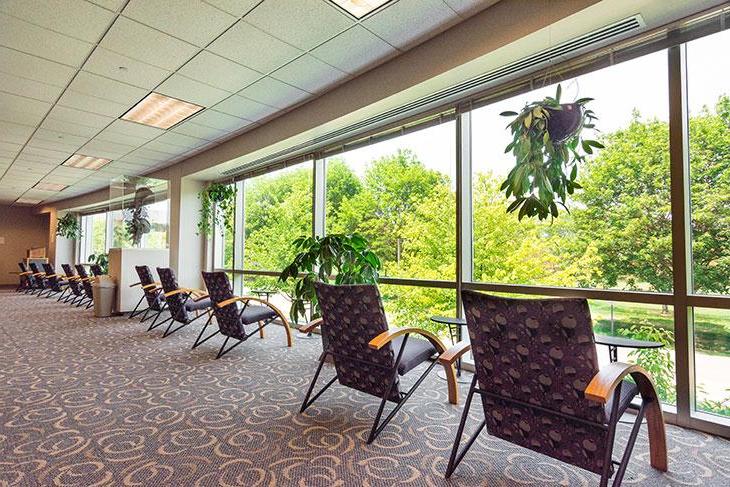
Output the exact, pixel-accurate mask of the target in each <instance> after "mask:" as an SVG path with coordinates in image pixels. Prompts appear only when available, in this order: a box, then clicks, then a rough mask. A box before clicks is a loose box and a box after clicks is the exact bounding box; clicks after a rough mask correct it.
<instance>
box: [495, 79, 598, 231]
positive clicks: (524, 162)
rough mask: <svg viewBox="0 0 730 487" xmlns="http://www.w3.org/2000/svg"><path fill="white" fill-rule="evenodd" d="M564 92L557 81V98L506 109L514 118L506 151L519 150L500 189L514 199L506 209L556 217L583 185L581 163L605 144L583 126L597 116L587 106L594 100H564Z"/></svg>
mask: <svg viewBox="0 0 730 487" xmlns="http://www.w3.org/2000/svg"><path fill="white" fill-rule="evenodd" d="M560 94H561V87H560V85H558V88H557V91H556V93H555V97H551V96H548V97H545V99H543V100H540V101H536V102H532V103H528V104H527V105H525V108H523V109H522V111H521V112H519V113H517V112H503V113H502V115H503V116H506V117H513V120H512V121H511V122H510V123H509V125H508V128H509V129H510V131H511V132H512V142H510V143H509V144H508V145H507V147H506V148H505V150H504V151H505V152H512V153H513V154H514V156H515V166H514V167H513V168H512V170H511V171H510V173H509V175H508V176H507V179H505V181H504V182H503V183H502V186H501V188H500V189H501V190H502V191H504V192H505V195H506V196H507V198H512V199H513V201H512V203H511V204H510V205H509V206H508V207H507V212H508V213H511V212H514V211H518V218H519V219H520V220H522V218H524V217H528V218H532V217H535V216H536V217H538V219H540V220H545V219H546V218H548V217H550V218H556V217H557V216H558V214H559V212H558V206H562V207H563V208H564V209H565V210H566V211H568V207H567V206H566V203H567V199H568V197H569V195H571V194H573V192H574V191H575V190H576V189H580V187H581V186H580V184H578V182H577V181H576V178H577V176H578V165H579V163H581V162H583V161H584V160H585V158H586V155H588V154H592V153H593V149H594V148H598V149H600V148H603V145H602V144H601V143H600V142H597V141H595V140H591V139H586V138H584V136H583V129H593V128H595V126H594V124H593V122H594V120H596V119H597V117H596V116H595V114H594V113H593V111H592V110H589V109H587V108H586V104H587V103H588V102H590V101H591V100H593V99H592V98H581V99H579V100H576V101H575V102H573V103H563V104H561V103H560Z"/></svg>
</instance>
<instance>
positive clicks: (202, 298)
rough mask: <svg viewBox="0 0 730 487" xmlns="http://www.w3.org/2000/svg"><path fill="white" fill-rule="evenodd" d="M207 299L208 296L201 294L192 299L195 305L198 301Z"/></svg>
mask: <svg viewBox="0 0 730 487" xmlns="http://www.w3.org/2000/svg"><path fill="white" fill-rule="evenodd" d="M209 297H210V296H208V295H207V294H201V295H199V296H198V297H195V298H193V301H195V302H196V303H197V302H198V301H202V300H204V299H206V298H209Z"/></svg>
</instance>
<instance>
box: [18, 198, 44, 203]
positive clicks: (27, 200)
mask: <svg viewBox="0 0 730 487" xmlns="http://www.w3.org/2000/svg"><path fill="white" fill-rule="evenodd" d="M41 201H43V200H38V199H35V198H18V199H17V200H15V202H16V203H18V204H19V205H37V204H38V203H40V202H41Z"/></svg>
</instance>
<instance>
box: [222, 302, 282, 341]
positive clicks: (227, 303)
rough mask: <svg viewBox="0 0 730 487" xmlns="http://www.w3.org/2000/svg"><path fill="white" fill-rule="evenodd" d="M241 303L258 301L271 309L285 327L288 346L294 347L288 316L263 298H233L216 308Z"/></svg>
mask: <svg viewBox="0 0 730 487" xmlns="http://www.w3.org/2000/svg"><path fill="white" fill-rule="evenodd" d="M239 301H242V302H248V301H256V302H258V303H261V304H263V305H264V306H266V307H268V308H270V309H271V310H272V311H273V312H274V313H276V315H277V316H278V317H279V319H280V320H281V323H282V324H283V325H284V332H285V333H286V344H287V346H288V347H291V346H292V335H291V328H290V327H289V320H287V319H286V316H284V313H282V312H281V310H280V309H279V308H277V307H276V306H274V305H273V304H272V303H271V302H269V301H266V300H263V299H261V298H257V297H253V296H233V297H232V298H229V299H226V300H225V301H221V302H220V303H216V305H215V307H216V308H225V307H226V306H230V305H232V304H234V303H237V302H239Z"/></svg>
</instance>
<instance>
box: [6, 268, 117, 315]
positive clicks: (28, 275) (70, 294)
mask: <svg viewBox="0 0 730 487" xmlns="http://www.w3.org/2000/svg"><path fill="white" fill-rule="evenodd" d="M41 265H42V267H43V270H42V271H41V270H40V269H39V268H38V264H36V263H35V262H31V263H29V264H27V265H26V264H25V263H24V262H19V263H18V267H19V269H20V272H19V273H18V276H19V283H18V287H17V288H16V289H15V290H16V291H17V292H23V293H26V294H33V295H37V296H38V297H45V298H50V297H56V296H57V299H56V301H59V302H60V301H63V302H64V303H70V304H71V305H74V306H76V307H81V306H85V307H86V309H88V308H90V307H91V306H93V305H94V289H93V287H92V285H91V283H92V280H93V279H94V277H93V276H101V275H102V274H103V272H102V269H101V267H100V266H99V265H98V264H92V265H91V266H90V267H91V272H92V276H90V275H89V274H88V273H87V271H86V266H85V265H84V264H76V265H75V266H74V267H75V268H74V267H72V266H71V265H70V264H62V265H61V267H62V268H63V272H64V274H63V275H62V274H57V273H56V270H55V268H54V266H53V264H49V263H43V264H41Z"/></svg>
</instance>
